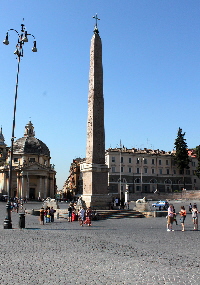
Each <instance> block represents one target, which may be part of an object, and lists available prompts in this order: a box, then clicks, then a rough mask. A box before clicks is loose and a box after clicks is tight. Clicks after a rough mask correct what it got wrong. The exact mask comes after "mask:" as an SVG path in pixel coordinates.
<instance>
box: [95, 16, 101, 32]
mask: <svg viewBox="0 0 200 285" xmlns="http://www.w3.org/2000/svg"><path fill="white" fill-rule="evenodd" d="M93 18H94V19H95V20H96V24H95V26H94V33H95V34H98V33H99V30H98V27H97V20H100V19H99V18H98V17H97V14H96V15H95V16H93Z"/></svg>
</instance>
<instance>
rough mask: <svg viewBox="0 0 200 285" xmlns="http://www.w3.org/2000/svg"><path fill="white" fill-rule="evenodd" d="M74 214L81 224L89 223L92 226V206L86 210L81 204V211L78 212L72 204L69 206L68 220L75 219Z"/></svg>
mask: <svg viewBox="0 0 200 285" xmlns="http://www.w3.org/2000/svg"><path fill="white" fill-rule="evenodd" d="M73 215H75V216H76V217H77V219H78V220H79V222H80V226H83V224H87V225H88V226H91V221H92V209H91V207H89V208H87V209H86V210H85V209H84V207H82V206H81V207H80V209H79V211H78V212H77V211H76V209H75V207H74V206H73V205H71V204H70V205H69V208H68V222H72V221H73V220H76V219H74V218H73Z"/></svg>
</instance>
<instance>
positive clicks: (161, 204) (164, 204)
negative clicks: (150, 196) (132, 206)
mask: <svg viewBox="0 0 200 285" xmlns="http://www.w3.org/2000/svg"><path fill="white" fill-rule="evenodd" d="M168 206H169V203H168V202H167V201H158V202H156V203H153V204H152V207H159V209H161V208H163V209H167V208H168Z"/></svg>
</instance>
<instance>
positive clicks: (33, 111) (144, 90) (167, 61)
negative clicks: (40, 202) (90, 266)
mask: <svg viewBox="0 0 200 285" xmlns="http://www.w3.org/2000/svg"><path fill="white" fill-rule="evenodd" d="M96 13H97V14H98V17H99V18H100V21H98V29H99V34H100V37H101V39H102V45H103V70H104V104H105V110H104V112H105V138H106V141H105V144H106V149H108V148H110V147H111V148H115V147H119V146H120V140H121V143H122V144H123V145H124V146H125V147H127V148H133V147H134V148H141V149H143V148H145V147H146V148H151V149H160V150H165V151H170V150H172V149H173V148H174V141H175V139H176V137H177V131H178V128H179V127H180V128H182V130H183V132H185V133H186V134H185V139H186V142H187V145H188V147H189V148H193V147H196V146H197V145H199V144H200V132H199V128H198V126H199V121H200V116H199V106H200V97H199V94H200V16H199V15H200V1H199V0H173V1H172V0H168V1H163V0H140V1H138V0H123V1H122V0H56V1H54V0H50V1H46V0H34V1H30V0H29V1H27V0H18V1H11V0H9V1H8V0H1V1H0V36H1V39H2V41H3V40H4V38H5V35H6V32H7V31H8V30H9V29H15V30H17V31H20V28H21V23H22V22H23V18H24V24H25V26H26V29H27V31H28V33H30V34H32V35H34V36H35V38H36V41H37V48H38V52H37V53H33V52H32V51H31V49H32V40H33V37H31V36H30V37H29V42H28V43H26V44H24V56H23V58H22V59H21V63H20V74H19V87H18V99H17V108H16V127H15V137H16V139H18V138H21V137H23V135H24V127H25V125H26V124H27V123H28V121H29V120H31V122H32V123H33V125H34V128H35V137H36V138H38V139H40V140H42V141H43V142H44V143H45V144H46V145H47V146H48V147H49V149H50V152H51V163H52V164H55V170H56V171H57V175H56V179H57V186H58V189H62V187H63V185H64V182H65V180H66V179H67V177H68V175H69V168H70V164H71V162H72V161H73V159H74V158H76V157H82V158H83V157H85V154H86V126H87V108H88V102H87V100H88V81H89V60H90V58H89V52H90V41H91V38H92V35H93V29H94V25H95V20H94V19H93V16H94V15H95V14H96ZM17 40H18V38H17V33H15V32H14V31H10V32H9V41H10V44H9V45H8V46H6V45H3V43H2V44H0V59H1V64H0V126H2V130H3V135H4V137H5V142H6V144H7V145H8V146H10V139H11V133H12V120H13V107H14V95H15V84H16V72H17V59H16V56H15V55H14V54H13V52H14V50H15V45H16V43H17Z"/></svg>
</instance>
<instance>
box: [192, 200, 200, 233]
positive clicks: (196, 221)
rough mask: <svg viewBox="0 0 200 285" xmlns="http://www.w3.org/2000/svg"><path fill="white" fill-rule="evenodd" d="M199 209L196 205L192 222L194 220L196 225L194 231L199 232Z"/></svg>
mask: <svg viewBox="0 0 200 285" xmlns="http://www.w3.org/2000/svg"><path fill="white" fill-rule="evenodd" d="M198 213H199V211H198V209H197V205H196V204H194V205H193V207H192V220H193V224H194V231H198Z"/></svg>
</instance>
